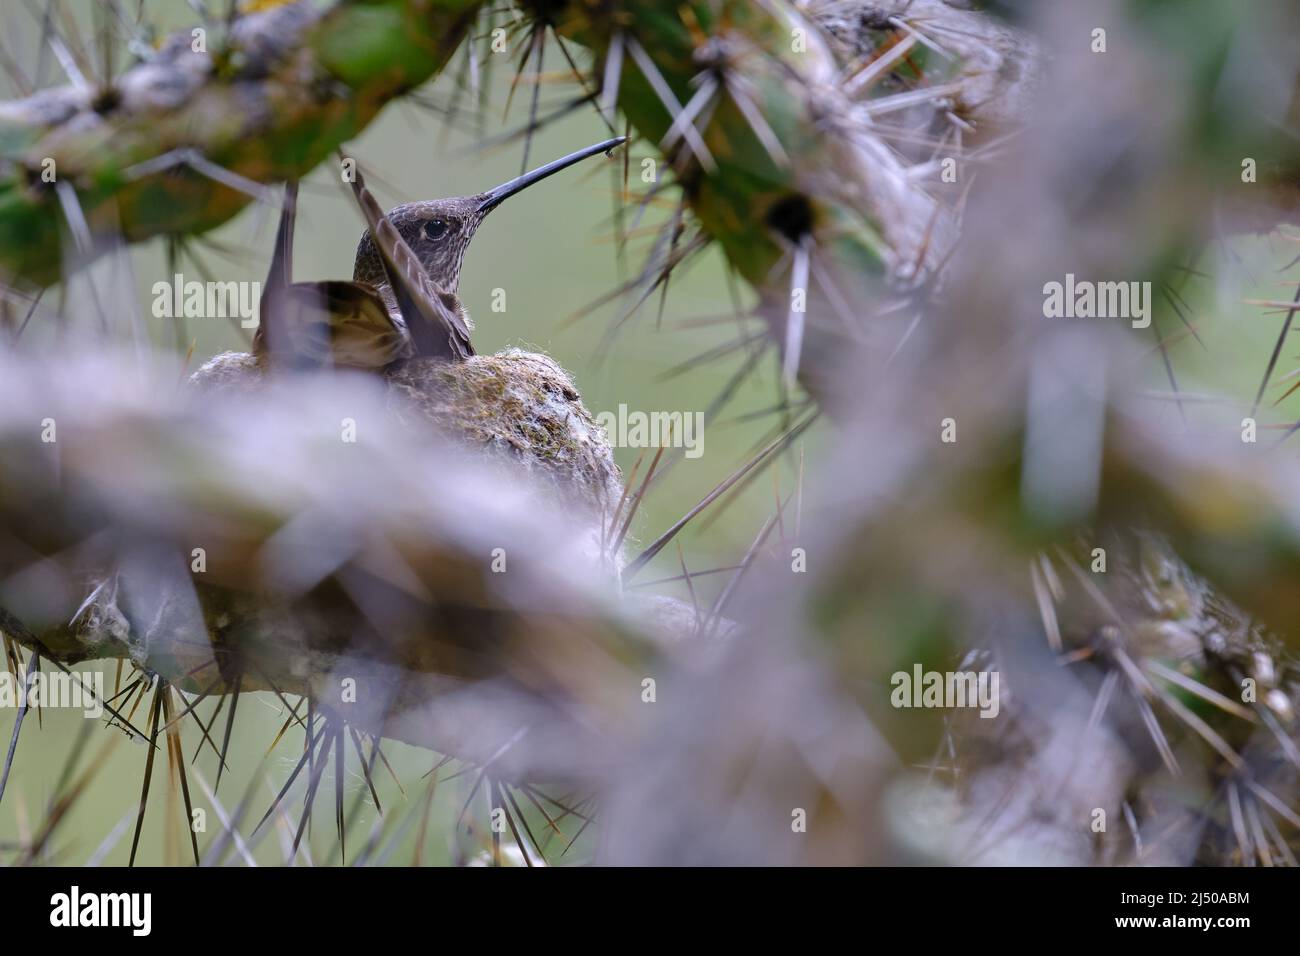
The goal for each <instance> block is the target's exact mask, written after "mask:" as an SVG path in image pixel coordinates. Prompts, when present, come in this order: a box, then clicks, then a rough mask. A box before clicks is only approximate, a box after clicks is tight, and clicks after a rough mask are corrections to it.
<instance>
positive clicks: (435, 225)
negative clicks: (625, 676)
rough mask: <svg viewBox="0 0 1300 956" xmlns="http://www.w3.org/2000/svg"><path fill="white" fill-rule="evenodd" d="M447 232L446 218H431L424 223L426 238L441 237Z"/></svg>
mask: <svg viewBox="0 0 1300 956" xmlns="http://www.w3.org/2000/svg"><path fill="white" fill-rule="evenodd" d="M446 234H447V220H446V219H430V220H429V221H428V222H426V223H425V224H424V238H426V239H441V238H442V237H443V236H445V235H446Z"/></svg>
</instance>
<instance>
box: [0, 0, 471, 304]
mask: <svg viewBox="0 0 1300 956" xmlns="http://www.w3.org/2000/svg"><path fill="white" fill-rule="evenodd" d="M479 6H480V2H479V0H438V2H421V0H380V2H369V3H363V2H340V3H339V4H337V5H335V6H333V7H331V8H329V9H327V10H324V11H318V10H316V9H315V8H314V7H313V6H312V5H311V4H289V5H285V6H281V7H277V8H274V9H271V10H268V11H266V12H264V13H258V14H252V15H249V16H247V17H243V18H241V19H240V20H239V21H237V29H236V30H235V31H234V32H233V33H232V36H231V37H230V38H229V42H228V43H227V42H226V41H225V40H224V39H222V38H218V37H210V38H207V45H208V52H207V53H196V52H194V51H193V49H192V45H191V39H192V38H191V35H190V34H188V33H182V34H178V35H175V36H173V37H171V38H170V39H169V40H168V41H166V42H165V43H164V44H163V46H162V47H161V48H160V50H159V51H158V53H157V54H156V56H155V59H154V60H152V61H150V62H147V63H143V64H139V65H137V66H136V67H134V68H133V69H132V70H130V71H128V72H127V73H126V74H125V75H123V76H122V77H119V78H118V79H117V80H116V81H115V87H114V89H113V90H111V91H108V92H107V93H104V92H100V93H97V94H95V93H93V91H77V90H73V89H71V88H65V89H60V90H54V91H45V92H43V93H41V94H38V95H37V96H35V97H32V98H29V99H28V100H24V101H19V102H16V103H9V104H4V105H3V107H2V108H0V273H3V274H5V275H6V276H7V277H8V278H9V279H10V281H14V280H26V281H28V282H32V283H36V284H38V285H49V284H51V283H53V282H56V281H58V280H59V278H60V277H61V275H62V271H63V269H62V266H63V251H64V247H65V242H64V241H63V238H62V237H63V236H64V235H66V229H65V227H64V225H63V224H64V213H63V211H62V207H61V203H60V201H59V197H58V196H57V194H56V189H55V188H54V183H51V182H46V181H45V180H44V179H43V178H42V172H43V170H44V169H46V168H48V167H49V164H48V162H46V161H47V160H52V161H53V163H54V165H53V171H54V175H55V176H56V177H57V181H58V182H69V183H71V184H72V185H73V186H74V187H75V189H76V192H77V199H78V201H79V203H80V206H81V208H82V210H83V211H84V214H85V217H86V220H87V222H88V224H89V226H90V229H91V231H92V233H94V232H97V231H100V230H103V231H105V232H116V231H118V230H120V231H121V233H122V234H123V235H124V236H125V237H126V238H127V239H128V240H129V241H133V242H134V241H139V240H143V239H148V238H150V237H152V236H157V235H161V234H167V233H186V234H192V233H201V232H204V231H206V230H208V229H211V228H213V227H215V226H218V225H220V224H221V223H223V222H225V221H226V220H228V219H230V218H231V217H232V216H234V215H235V214H236V213H238V212H239V211H240V210H241V209H242V208H243V207H244V206H245V205H247V204H248V203H249V202H250V201H251V197H250V195H249V194H248V193H247V192H246V191H242V190H239V189H235V188H232V187H231V186H229V185H225V184H222V183H220V182H217V181H216V180H214V179H213V178H211V177H210V176H207V175H204V174H203V173H201V172H198V171H196V170H194V169H192V168H190V167H189V166H186V165H181V166H177V167H173V168H172V169H170V170H158V171H155V172H149V173H148V174H147V175H142V176H138V177H131V176H129V175H128V170H130V169H131V168H132V167H138V166H139V165H140V164H142V163H147V162H149V161H151V160H156V159H157V158H159V157H162V156H165V155H166V154H168V153H169V152H171V151H173V150H180V149H193V150H194V151H196V152H197V153H199V154H201V155H202V156H203V157H204V158H205V159H206V160H207V161H209V162H211V163H213V164H215V165H217V166H220V167H223V168H224V169H226V170H228V171H230V172H231V173H234V174H236V175H238V176H242V177H244V178H245V179H248V180H252V181H254V182H258V183H269V182H276V181H279V180H283V179H286V178H291V177H297V176H302V175H304V174H305V173H307V172H308V171H310V170H311V169H312V168H313V167H314V166H315V165H316V164H318V163H319V162H321V161H322V160H323V159H325V158H326V157H327V156H329V155H330V153H331V152H332V151H333V150H335V149H336V148H337V147H338V146H339V145H341V144H342V143H343V142H345V141H346V140H348V139H349V138H351V137H353V136H355V135H356V134H357V133H358V132H360V131H361V130H362V129H364V128H365V126H366V125H367V124H368V123H369V122H370V120H371V119H373V118H374V116H375V115H376V114H377V113H378V111H379V110H380V109H381V108H382V106H383V105H384V104H385V103H386V102H387V101H388V100H389V99H391V98H392V97H394V96H397V95H400V94H401V93H403V92H404V91H406V90H409V89H411V88H413V87H415V86H417V85H419V84H420V83H422V82H424V81H425V80H426V79H428V78H429V77H430V76H432V75H434V74H435V73H437V72H438V71H439V70H440V69H441V68H442V67H443V66H444V65H445V64H446V62H447V60H448V59H449V58H450V56H451V54H452V53H453V52H454V51H455V49H456V47H457V46H458V45H459V43H460V41H461V39H463V37H464V36H465V34H466V33H467V31H468V29H469V25H470V23H471V22H472V21H473V18H474V16H475V15H476V14H477V11H478V8H479ZM187 87H188V88H187ZM176 90H180V91H181V92H180V93H179V94H176V93H175V91H176Z"/></svg>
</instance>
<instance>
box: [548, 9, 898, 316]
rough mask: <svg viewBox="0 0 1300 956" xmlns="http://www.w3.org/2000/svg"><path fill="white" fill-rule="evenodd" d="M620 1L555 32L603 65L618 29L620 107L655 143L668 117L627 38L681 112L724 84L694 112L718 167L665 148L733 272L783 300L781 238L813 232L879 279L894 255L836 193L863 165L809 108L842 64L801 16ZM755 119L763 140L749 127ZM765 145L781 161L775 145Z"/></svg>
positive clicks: (843, 269) (842, 265)
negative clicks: (853, 162)
mask: <svg viewBox="0 0 1300 956" xmlns="http://www.w3.org/2000/svg"><path fill="white" fill-rule="evenodd" d="M619 7H620V9H619V10H618V11H617V12H615V13H614V14H613V15H610V12H609V10H608V9H607V8H602V9H601V11H600V15H599V16H597V15H596V14H595V13H592V14H591V16H590V18H589V19H588V18H586V17H585V16H584V14H583V13H576V14H575V15H574V17H573V18H572V19H571V20H569V21H568V22H566V23H562V24H561V25H560V30H561V32H562V33H563V34H564V35H567V36H572V37H573V38H575V39H577V40H578V41H580V42H582V43H584V44H586V45H587V46H588V47H590V48H591V49H592V50H593V51H594V52H595V53H596V55H597V58H598V60H600V61H601V62H605V61H606V60H607V58H608V57H609V56H610V55H611V52H610V51H611V44H612V42H613V38H614V34H615V31H621V37H620V42H622V43H623V44H624V52H623V58H622V70H621V77H620V80H619V88H618V106H619V108H620V109H621V110H622V112H623V113H624V115H625V116H626V117H627V119H628V120H629V121H630V123H631V124H632V126H633V127H634V128H635V129H636V130H637V132H639V133H640V134H641V135H642V136H643V137H644V138H645V139H646V140H648V141H650V142H651V143H655V144H661V143H663V142H664V140H665V137H667V136H669V134H670V131H672V130H673V123H674V116H673V115H672V114H671V113H670V111H669V109H668V107H667V106H665V104H664V102H663V99H662V97H661V95H660V93H659V92H657V91H656V89H655V88H654V83H653V82H652V80H651V78H650V77H647V75H646V71H645V70H643V69H642V66H641V63H639V62H638V60H639V59H642V57H639V56H638V55H636V54H635V53H634V52H633V51H632V50H631V47H632V46H633V45H634V44H635V46H636V47H637V48H638V49H639V51H643V53H644V57H648V59H649V60H650V61H652V62H653V64H654V67H655V69H656V70H657V71H658V73H659V74H660V76H661V77H662V79H663V81H664V83H665V84H666V85H667V86H668V87H669V88H670V89H671V90H672V92H673V95H674V96H675V97H676V99H677V101H678V103H679V104H681V105H682V106H683V107H685V106H686V105H687V104H688V103H690V101H691V100H692V98H693V97H694V96H695V95H696V94H697V93H698V91H699V90H700V88H701V84H702V83H717V84H718V87H717V92H716V93H715V94H714V97H713V101H712V104H711V105H710V106H707V107H705V108H704V109H703V110H701V111H700V113H699V114H698V115H696V116H695V118H694V125H695V128H696V130H697V131H698V133H699V137H700V140H701V141H702V142H703V144H704V147H705V148H706V149H707V151H708V154H709V158H710V159H711V161H712V162H711V163H710V162H709V161H708V160H703V159H702V158H701V157H700V156H695V155H693V151H692V149H691V146H690V144H689V143H687V142H685V140H684V138H683V137H681V136H675V137H673V142H671V143H670V144H669V146H668V148H667V149H666V152H667V159H668V160H670V161H671V162H673V164H674V166H675V167H676V168H677V169H679V170H681V171H683V172H682V174H681V177H680V178H681V182H682V185H683V188H684V189H685V190H686V193H687V196H688V198H689V201H690V204H691V207H692V209H693V211H694V213H695V214H696V216H697V217H698V220H699V222H700V223H701V225H702V226H703V227H704V229H705V230H706V231H707V233H708V234H709V235H710V236H711V237H712V238H713V239H714V240H716V241H717V242H718V243H719V245H720V246H721V247H722V249H723V250H724V252H725V254H726V256H727V258H728V259H729V260H730V262H731V263H732V265H733V266H734V267H735V268H736V269H737V271H738V272H739V273H740V274H741V275H742V276H743V277H744V278H745V279H746V280H748V281H749V282H750V283H751V284H753V285H754V286H755V287H756V288H757V289H758V290H759V291H760V292H761V293H771V294H772V295H773V296H774V297H775V296H778V295H779V296H785V295H787V294H788V290H786V289H784V288H782V287H781V286H780V283H781V281H782V278H781V277H780V276H777V275H774V274H773V269H774V267H775V266H776V265H777V263H778V262H779V260H780V259H781V258H782V256H783V254H784V253H785V249H786V248H787V243H788V242H789V241H795V240H797V239H799V238H800V237H801V235H803V234H808V233H811V234H812V235H813V236H814V237H815V238H816V240H817V243H818V249H819V253H820V254H822V255H825V256H826V257H827V259H828V261H829V262H830V263H832V264H833V265H834V266H835V271H836V273H837V274H842V275H845V276H850V277H853V278H856V280H857V281H858V282H863V281H865V282H867V283H868V284H870V283H871V282H873V281H875V280H878V279H879V278H881V277H882V276H883V274H884V272H885V263H886V262H887V261H888V253H889V251H890V250H889V249H888V247H887V243H886V241H885V239H884V238H883V231H882V229H881V228H880V224H879V223H875V222H872V221H870V220H869V219H868V218H867V217H866V216H863V215H860V214H858V213H856V212H855V211H853V209H852V208H850V207H846V205H845V203H844V202H842V201H841V200H842V199H843V197H842V196H839V195H837V192H838V191H839V190H840V189H842V188H844V187H846V186H849V187H850V188H851V186H852V181H853V178H854V177H855V176H856V175H857V171H856V170H854V169H852V168H851V166H850V164H849V163H848V161H847V157H846V155H845V152H846V145H845V143H844V141H843V137H842V136H841V135H839V134H838V133H837V132H836V131H835V130H834V129H833V128H832V127H830V126H827V125H825V124H823V123H822V122H821V120H822V117H819V116H818V114H817V111H816V109H814V108H813V107H814V106H815V98H816V96H817V92H816V91H817V88H818V84H819V83H821V82H824V81H825V79H826V78H828V77H834V76H835V75H836V74H837V71H838V65H837V64H836V63H835V62H834V60H833V58H832V56H831V54H830V51H829V50H828V49H827V48H826V47H825V46H824V44H823V42H822V40H821V38H820V37H819V36H818V35H817V33H816V31H815V29H814V28H813V27H812V26H811V25H810V24H809V23H808V22H807V21H805V20H804V19H803V17H802V16H801V15H800V14H799V12H798V11H797V10H795V9H794V8H793V7H786V6H779V5H769V4H759V3H750V2H726V3H723V4H721V5H719V4H709V3H689V4H685V5H681V6H679V5H678V4H675V3H663V2H654V0H644V2H635V0H634V2H626V3H622V4H620V5H619ZM600 69H601V68H600V67H598V68H597V73H598V74H599V72H600ZM734 91H739V92H740V95H741V96H742V97H743V98H744V99H745V100H746V101H747V103H748V106H749V108H748V109H747V108H745V107H743V106H742V105H741V104H739V103H738V102H737V99H736V96H735V94H734ZM755 115H757V116H759V117H761V122H762V123H765V124H766V126H767V127H768V128H769V129H770V134H771V135H768V133H767V130H760V129H756V128H755V124H754V122H753V117H754V116H755ZM773 138H774V139H775V140H776V141H777V142H778V143H779V144H780V149H781V150H782V151H783V152H784V154H785V155H784V156H782V155H780V154H779V153H778V152H777V151H776V150H774V149H772V148H771V140H772V139H773ZM765 140H766V142H765ZM783 239H784V240H785V241H783ZM854 291H857V290H854Z"/></svg>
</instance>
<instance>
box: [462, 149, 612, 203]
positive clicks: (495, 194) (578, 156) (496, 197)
mask: <svg viewBox="0 0 1300 956" xmlns="http://www.w3.org/2000/svg"><path fill="white" fill-rule="evenodd" d="M626 142H627V137H626V136H616V137H614V138H613V139H607V140H605V141H604V142H601V143H595V144H593V145H591V146H587V147H586V148H584V149H580V150H578V151H577V152H576V153H570V154H569V155H568V156H565V157H563V158H561V159H557V160H555V161H554V162H552V163H547V164H546V165H545V166H538V167H537V168H536V169H534V170H532V171H531V172H527V173H524V174H523V175H522V176H516V177H515V178H514V179H512V180H510V181H509V182H504V183H502V184H501V185H500V186H495V187H493V188H492V189H489V190H488V191H487V192H485V193H483V201H482V202H480V203H479V207H478V211H479V214H480V215H487V214H488V213H489V212H491V211H492V210H493V209H495V208H496V207H497V206H499V205H501V203H503V202H505V200H507V199H509V198H510V197H511V196H513V195H514V194H515V193H517V192H520V191H522V190H524V189H527V188H528V187H529V186H531V185H533V183H539V182H541V181H542V180H543V179H545V178H546V177H547V176H550V175H553V174H554V173H558V172H559V171H560V170H562V169H568V168H569V167H570V166H572V165H573V164H574V163H580V162H582V161H583V160H584V159H586V158H587V157H589V156H595V155H596V154H597V153H608V152H609V151H610V150H611V149H613V148H614V147H615V146H621V145H622V144H623V143H626Z"/></svg>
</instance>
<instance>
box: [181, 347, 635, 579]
mask: <svg viewBox="0 0 1300 956" xmlns="http://www.w3.org/2000/svg"><path fill="white" fill-rule="evenodd" d="M266 373H267V368H266V365H265V363H264V362H263V361H262V360H260V359H258V358H257V357H255V356H254V355H252V354H250V353H247V352H223V353H222V354H220V355H216V356H214V357H213V358H212V359H210V360H209V361H208V362H207V363H205V364H204V365H203V367H202V368H200V369H199V370H198V371H197V372H195V373H194V375H193V376H192V377H191V383H192V384H194V385H197V386H200V387H202V388H204V389H205V390H207V391H209V392H222V391H228V390H229V391H238V392H241V393H245V394H246V393H248V392H249V391H250V390H253V389H257V388H259V387H261V386H262V385H263V384H265V382H266ZM385 379H386V382H387V384H388V388H389V408H390V409H391V411H392V412H393V414H394V415H395V416H396V418H397V419H398V420H399V421H401V422H402V423H404V424H407V425H410V426H413V427H420V428H428V427H429V426H432V428H433V429H434V430H435V431H436V432H437V433H438V434H439V435H441V436H443V437H444V438H446V439H447V440H449V441H453V442H456V443H458V444H460V445H463V446H464V447H466V448H470V449H475V450H477V451H481V452H483V453H485V457H486V458H487V460H488V461H489V462H490V463H492V464H494V465H497V466H499V467H501V468H504V469H507V470H508V471H509V472H510V473H511V474H515V475H522V476H524V477H525V478H527V479H530V480H531V481H532V483H533V484H534V485H535V486H537V487H540V488H541V489H542V490H543V492H544V493H546V494H547V495H548V496H549V497H551V498H552V499H553V500H554V501H555V503H556V504H558V505H559V506H561V507H563V508H566V509H571V510H573V511H574V512H576V513H575V517H576V518H577V520H579V521H581V522H583V523H584V524H588V525H590V526H591V529H592V534H593V537H594V539H598V538H599V537H600V527H601V522H602V520H603V516H608V515H613V514H614V513H615V512H616V511H617V509H618V503H619V500H620V498H621V497H622V494H623V480H622V474H621V473H620V471H619V468H618V465H617V464H616V463H615V461H614V455H613V452H612V450H611V449H610V446H609V440H608V438H607V437H606V435H605V432H604V430H603V429H602V428H601V427H600V426H599V425H598V424H597V423H596V421H595V419H594V418H593V417H592V415H591V413H590V412H589V411H587V408H586V406H584V405H583V403H582V397H581V395H579V393H578V389H577V387H576V386H575V385H574V383H573V380H572V379H571V378H570V377H569V375H568V374H567V373H566V372H565V371H564V369H563V368H561V367H560V366H559V364H557V363H556V362H555V361H554V360H553V359H551V358H549V357H548V356H546V355H541V354H538V353H535V352H526V351H523V350H522V349H507V350H506V351H504V352H499V353H497V354H495V355H475V356H471V357H470V358H468V359H466V360H465V361H462V362H445V361H442V360H438V359H428V358H419V359H413V360H411V361H409V362H404V363H402V364H400V365H398V366H395V367H394V368H392V369H390V370H389V371H388V372H387V373H386V374H385ZM615 563H617V561H616V562H615Z"/></svg>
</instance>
